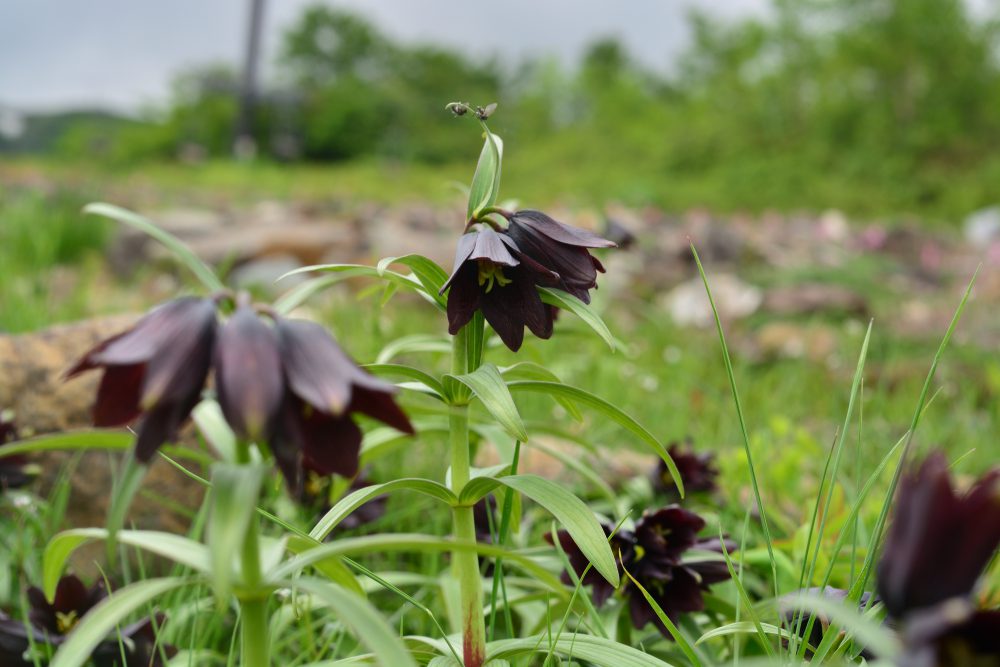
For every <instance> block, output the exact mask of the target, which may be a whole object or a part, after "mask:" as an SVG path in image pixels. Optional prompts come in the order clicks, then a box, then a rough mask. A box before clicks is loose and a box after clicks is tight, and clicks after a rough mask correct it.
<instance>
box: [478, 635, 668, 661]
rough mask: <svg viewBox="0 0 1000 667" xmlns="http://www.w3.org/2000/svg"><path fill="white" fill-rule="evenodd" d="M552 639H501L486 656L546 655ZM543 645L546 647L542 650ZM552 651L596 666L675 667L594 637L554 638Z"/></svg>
mask: <svg viewBox="0 0 1000 667" xmlns="http://www.w3.org/2000/svg"><path fill="white" fill-rule="evenodd" d="M549 639H550V638H549V637H547V636H546V635H537V636H534V637H522V638H519V639H498V640H497V641H495V642H489V643H488V644H487V645H486V657H487V658H488V659H490V660H496V659H498V658H502V659H507V658H516V657H518V656H522V655H532V654H536V653H547V652H548V648H549V645H548V642H549ZM543 644H545V645H546V648H539V647H541V646H542V645H543ZM551 649H552V651H553V652H555V653H558V654H559V655H562V656H565V657H567V658H573V659H575V660H586V661H587V662H589V663H593V664H594V665H596V667H673V666H672V665H671V664H670V663H669V662H664V661H663V660H660V659H659V658H657V657H655V656H652V655H649V654H648V653H643V652H642V651H640V650H639V649H636V648H632V647H631V646H628V645H626V644H621V643H619V642H616V641H612V640H610V639H604V638H602V637H595V636H593V635H584V634H569V635H559V636H558V637H553V638H551Z"/></svg>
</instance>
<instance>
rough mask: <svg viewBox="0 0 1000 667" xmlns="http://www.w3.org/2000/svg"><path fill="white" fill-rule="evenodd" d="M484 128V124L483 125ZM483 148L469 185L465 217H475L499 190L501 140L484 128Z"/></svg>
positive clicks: (491, 203)
mask: <svg viewBox="0 0 1000 667" xmlns="http://www.w3.org/2000/svg"><path fill="white" fill-rule="evenodd" d="M483 127H484V129H486V128H485V125H484V126H483ZM485 134H486V138H485V140H484V141H483V150H482V152H480V154H479V162H478V163H477V164H476V173H475V174H474V175H473V176H472V185H471V186H469V207H468V211H467V218H468V219H469V220H471V219H473V218H476V217H478V216H479V214H480V213H481V212H482V210H483V209H484V208H486V207H488V206H492V205H493V204H494V203H495V202H496V200H497V195H498V194H499V192H500V164H501V158H502V155H503V141H501V140H500V137H498V136H496V135H495V134H493V133H492V132H490V131H489V129H486V132H485Z"/></svg>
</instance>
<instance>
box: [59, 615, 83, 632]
mask: <svg viewBox="0 0 1000 667" xmlns="http://www.w3.org/2000/svg"><path fill="white" fill-rule="evenodd" d="M79 620H80V618H79V617H78V616H77V615H76V612H75V611H71V612H69V613H66V612H62V611H57V612H56V629H57V630H59V633H60V634H64V635H65V634H67V633H68V632H69V631H70V630H72V629H73V628H74V626H76V622H77V621H79Z"/></svg>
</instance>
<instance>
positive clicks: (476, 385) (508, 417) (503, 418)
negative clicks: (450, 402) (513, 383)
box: [445, 364, 528, 442]
mask: <svg viewBox="0 0 1000 667" xmlns="http://www.w3.org/2000/svg"><path fill="white" fill-rule="evenodd" d="M449 379H450V380H454V381H456V382H461V383H462V384H464V385H465V386H466V387H468V388H469V389H470V390H472V393H473V394H474V395H475V396H476V398H478V399H479V400H480V401H481V402H482V404H483V407H485V408H486V409H487V410H488V411H489V413H490V414H491V415H493V417H494V418H495V419H496V420H497V422H498V423H499V424H500V425H501V426H502V427H503V428H504V429H505V430H506V431H507V432H508V433H509V434H510V435H511V437H512V438H514V439H515V440H520V441H521V442H524V441H526V440H527V439H528V433H527V431H526V430H525V428H524V422H523V421H521V414H520V413H519V412H518V411H517V405H516V404H515V403H514V399H513V397H511V395H510V390H509V389H507V383H506V382H504V379H503V377H502V376H501V375H500V371H499V370H498V369H497V367H496V366H494V365H493V364H483V365H482V366H480V367H479V368H477V369H476V370H475V371H473V372H472V373H467V374H465V375H446V376H445V383H446V385H445V386H446V388H447V382H448V380H449ZM450 393H452V394H453V393H454V392H450Z"/></svg>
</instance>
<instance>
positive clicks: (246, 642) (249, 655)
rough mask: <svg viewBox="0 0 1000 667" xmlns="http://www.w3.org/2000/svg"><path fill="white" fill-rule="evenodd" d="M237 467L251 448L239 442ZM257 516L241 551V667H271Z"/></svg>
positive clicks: (244, 460)
mask: <svg viewBox="0 0 1000 667" xmlns="http://www.w3.org/2000/svg"><path fill="white" fill-rule="evenodd" d="M236 456H237V460H238V461H239V462H240V463H249V462H250V447H249V445H248V444H247V443H243V442H240V443H238V444H237V449H236ZM258 521H259V519H258V518H257V515H256V513H254V515H253V517H251V519H250V523H249V525H247V532H246V535H245V536H244V538H243V547H242V549H241V551H240V564H241V568H242V570H243V583H244V586H245V590H246V592H245V593H244V594H243V595H241V596H240V598H239V604H240V638H241V643H242V647H243V650H242V653H241V655H242V662H241V665H242V666H243V667H270V665H271V647H270V642H269V637H268V620H267V593H266V592H264V591H262V590H261V581H262V579H263V577H262V575H261V567H260V540H259V539H258Z"/></svg>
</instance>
